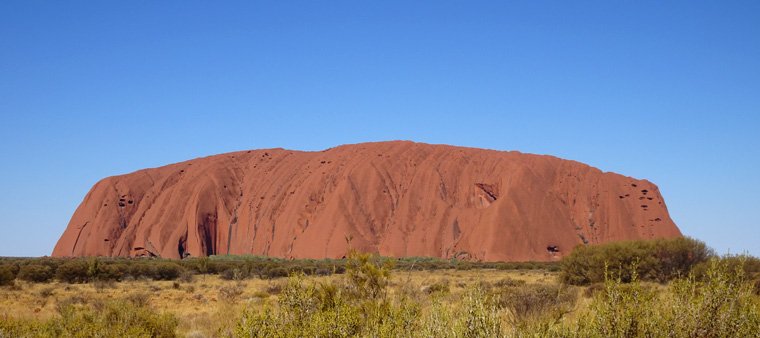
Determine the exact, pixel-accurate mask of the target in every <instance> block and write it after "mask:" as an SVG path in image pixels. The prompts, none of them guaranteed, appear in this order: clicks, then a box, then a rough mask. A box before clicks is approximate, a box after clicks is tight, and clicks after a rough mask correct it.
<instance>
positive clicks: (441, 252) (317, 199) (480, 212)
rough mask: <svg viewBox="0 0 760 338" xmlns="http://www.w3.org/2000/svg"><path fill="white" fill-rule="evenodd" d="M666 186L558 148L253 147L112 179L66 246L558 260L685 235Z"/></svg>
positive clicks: (129, 253)
mask: <svg viewBox="0 0 760 338" xmlns="http://www.w3.org/2000/svg"><path fill="white" fill-rule="evenodd" d="M679 236H681V232H680V231H679V229H678V227H677V226H676V225H675V223H674V222H673V221H672V220H671V218H670V216H669V215H668V210H667V207H666V206H665V201H664V200H663V198H662V196H661V194H660V191H659V189H658V188H657V186H656V185H654V184H653V183H651V182H649V181H646V180H639V179H634V178H631V177H626V176H623V175H619V174H615V173H610V172H602V171H601V170H599V169H596V168H593V167H591V166H588V165H586V164H583V163H579V162H575V161H571V160H565V159H560V158H557V157H553V156H548V155H533V154H525V153H520V152H517V151H496V150H486V149H476V148H464V147H455V146H448V145H431V144H424V143H415V142H410V141H390V142H377V143H362V144H352V145H343V146H339V147H335V148H331V149H327V150H323V151H316V152H303V151H294V150H285V149H262V150H249V151H239V152H233V153H227V154H220V155H214V156H209V157H203V158H197V159H193V160H189V161H185V162H181V163H175V164H170V165H166V166H163V167H159V168H150V169H144V170H139V171H136V172H133V173H129V174H126V175H120V176H113V177H108V178H105V179H103V180H101V181H99V182H98V183H97V184H95V186H93V187H92V189H91V190H90V191H89V193H88V194H87V195H86V197H85V198H84V201H83V202H82V203H81V204H80V205H79V207H78V208H77V209H76V211H75V212H74V215H73V216H72V217H71V221H70V222H69V224H68V227H67V228H66V230H65V231H64V233H63V235H62V236H61V238H60V239H59V240H58V243H57V244H56V246H55V249H54V250H53V256H57V257H81V256H121V257H141V256H152V257H153V256H155V257H163V258H172V259H178V258H184V257H188V256H196V257H197V256H204V255H220V254H233V255H244V254H252V255H265V256H272V257H282V258H289V259H300V258H314V259H319V258H341V257H343V256H345V255H346V253H347V251H348V245H349V244H348V243H347V240H346V239H347V238H350V239H351V241H350V245H351V246H352V247H353V248H356V249H358V250H359V251H363V252H374V253H379V254H380V255H384V256H393V257H409V256H431V257H440V258H445V259H449V258H452V257H456V258H458V259H469V260H484V261H527V260H535V261H550V260H556V259H559V258H561V257H562V256H563V255H566V254H567V253H569V252H570V250H572V248H573V247H574V246H576V245H579V244H598V243H605V242H610V241H618V240H631V239H639V238H641V239H651V238H657V237H668V238H670V237H679Z"/></svg>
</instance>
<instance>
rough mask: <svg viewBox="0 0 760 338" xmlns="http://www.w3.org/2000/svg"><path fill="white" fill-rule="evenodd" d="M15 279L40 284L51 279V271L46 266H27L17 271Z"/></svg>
mask: <svg viewBox="0 0 760 338" xmlns="http://www.w3.org/2000/svg"><path fill="white" fill-rule="evenodd" d="M16 277H17V278H18V279H21V280H25V281H29V282H36V283H42V282H47V281H49V280H50V279H51V278H53V271H52V269H50V267H49V266H46V265H40V264H27V265H24V266H22V267H21V268H20V269H19V271H18V276H16Z"/></svg>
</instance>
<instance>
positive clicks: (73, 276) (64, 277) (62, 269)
mask: <svg viewBox="0 0 760 338" xmlns="http://www.w3.org/2000/svg"><path fill="white" fill-rule="evenodd" d="M87 269H88V266H87V263H86V262H84V261H81V260H71V261H68V262H66V263H63V264H61V265H60V266H59V267H58V269H56V270H55V278H56V279H58V280H59V281H61V282H66V283H71V284H74V283H84V282H86V281H87V278H88V275H87Z"/></svg>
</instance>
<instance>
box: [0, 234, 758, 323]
mask: <svg viewBox="0 0 760 338" xmlns="http://www.w3.org/2000/svg"><path fill="white" fill-rule="evenodd" d="M652 257H654V259H652ZM113 261H119V260H113ZM230 261H241V259H240V258H238V257H235V258H231V259H230V257H213V258H209V259H204V258H199V259H196V260H195V267H193V268H188V270H190V269H194V270H193V271H197V272H198V273H210V272H211V269H212V268H211V267H212V266H214V265H215V263H220V262H230ZM242 261H243V262H244V263H247V262H250V261H254V259H253V258H251V259H248V258H243V259H242ZM9 262H12V263H10V264H9ZM21 262H22V263H23V260H21ZM71 262H82V263H85V264H86V265H87V277H85V278H83V279H81V281H83V282H86V281H95V280H98V278H100V276H101V271H109V270H110V268H107V267H108V266H110V265H111V264H109V263H111V262H112V260H111V259H102V258H101V259H92V258H91V259H88V260H71ZM138 262H140V263H139V264H142V263H144V262H142V261H138ZM147 262H150V263H147V264H159V263H173V264H177V265H178V266H180V267H181V268H182V265H180V264H181V262H167V261H162V260H154V261H147ZM188 262H189V261H188ZM282 262H286V261H280V260H272V261H271V262H270V263H282ZM314 262H319V261H314ZM314 262H311V263H314ZM340 262H342V264H341V266H342V267H343V269H344V270H343V273H344V277H345V278H342V279H340V280H333V281H332V282H330V283H317V282H315V281H314V280H312V279H309V278H308V277H306V276H305V275H304V272H302V271H299V270H291V271H292V272H290V276H289V277H288V281H287V283H286V284H285V286H284V287H283V289H282V291H281V292H280V294H279V295H278V296H277V297H276V299H274V300H273V299H272V298H274V297H272V298H266V299H264V300H263V301H262V302H263V303H262V304H253V303H250V304H248V305H247V306H246V309H245V310H244V312H243V315H242V317H241V318H239V320H237V323H236V325H235V327H234V329H232V330H221V329H220V332H219V336H225V337H305V336H312V337H500V336H503V337H759V336H760V301H759V300H758V287H757V285H758V282H757V281H758V279H759V277H760V276H758V272H760V260H758V259H757V258H755V257H751V256H748V255H725V256H722V257H719V256H716V255H715V254H714V252H713V251H712V250H711V249H709V248H707V247H706V246H705V245H704V243H702V242H699V241H696V240H693V239H688V238H685V239H672V240H655V241H632V242H620V243H609V244H605V245H599V246H581V247H577V248H576V249H575V250H574V251H573V252H572V253H571V254H570V255H568V256H567V257H565V258H564V259H563V260H562V261H561V265H560V266H561V272H560V275H559V278H558V279H559V282H560V283H556V284H551V285H542V284H528V285H526V284H525V283H524V282H521V281H516V280H507V279H505V280H502V281H500V282H498V283H491V284H489V283H476V284H473V285H471V286H468V289H467V291H466V292H464V293H463V294H462V296H461V299H459V301H458V302H456V303H451V304H446V303H444V302H442V301H440V299H443V297H444V296H445V295H446V294H447V293H448V292H449V287H448V285H444V284H441V285H437V284H434V285H430V287H429V288H427V289H426V292H427V293H429V294H430V296H431V298H432V304H431V305H430V306H427V307H424V308H423V306H422V304H420V303H419V302H417V301H415V300H414V298H413V297H411V296H410V295H411V294H412V293H413V292H414V290H405V288H404V287H403V286H404V285H403V282H401V284H402V285H401V287H400V288H399V290H401V291H400V292H389V284H390V281H391V277H392V275H393V274H394V272H398V271H399V269H400V267H399V266H400V265H401V264H399V261H398V260H394V259H389V258H383V257H379V256H375V255H371V254H361V253H357V252H354V251H352V252H351V253H350V254H349V257H348V258H347V259H346V260H341V261H340ZM402 262H403V260H402ZM17 263H19V260H17V259H6V260H4V262H3V265H2V266H3V267H2V268H0V276H3V275H6V276H8V275H15V276H16V277H18V275H19V274H21V269H22V268H23V266H20V267H19V266H18V265H17V268H15V269H14V268H13V267H12V265H14V264H17ZM64 264H66V263H63V264H60V266H58V267H57V268H60V267H61V266H63V265H64ZM457 264H458V263H457ZM471 264H472V266H475V268H485V267H482V266H481V267H478V266H477V264H479V263H471ZM40 265H43V266H44V264H40ZM336 265H338V264H337V263H336ZM412 265H417V264H416V262H415V263H412V264H409V265H408V266H407V268H412ZM156 266H161V265H160V264H159V265H156ZM244 267H245V265H243V268H244ZM450 268H451V267H450ZM454 268H456V267H454ZM48 269H50V270H53V269H52V268H48ZM234 269H235V268H233V272H234V271H235V270H234ZM237 269H241V268H240V267H237ZM27 270H28V269H27ZM32 270H34V271H36V270H39V268H34V269H32ZM42 270H46V269H44V268H42ZM228 270H229V269H226V270H223V271H222V273H224V271H228ZM30 271H31V270H30ZM216 271H218V270H216ZM238 271H241V272H238V273H237V274H238V276H237V277H235V276H233V278H244V277H242V271H244V270H242V269H241V270H238ZM184 272H187V271H184ZM26 274H29V275H33V273H31V272H26ZM234 274H235V273H233V275H234ZM21 275H22V276H21V277H19V278H26V277H25V275H24V274H21ZM55 276H58V269H56V270H55ZM143 276H144V275H143ZM220 276H221V275H220ZM50 278H52V277H50ZM58 278H60V277H58ZM177 278H179V277H177ZM28 280H34V278H30V279H28ZM78 281H79V280H78ZM648 281H653V282H656V283H661V284H654V283H651V282H648ZM574 285H590V286H586V287H584V288H585V290H586V291H587V292H591V293H592V294H593V295H592V301H591V303H590V305H588V306H587V308H584V309H582V311H581V313H579V314H578V315H576V316H575V318H574V319H569V318H568V313H569V311H571V309H574V308H576V303H577V299H578V293H579V290H580V288H579V287H577V286H574ZM657 285H661V286H662V287H656V286H657ZM56 309H57V310H58V313H59V316H57V317H55V318H52V319H49V320H44V321H36V320H27V319H14V318H0V338H2V337H95V336H99V337H116V336H130V337H174V336H176V326H177V319H176V317H174V316H172V315H171V314H167V313H163V314H159V313H157V312H156V311H154V310H152V309H151V308H150V307H149V306H147V305H146V304H144V302H140V301H139V300H137V299H126V300H114V301H110V302H106V303H99V304H97V305H93V306H90V307H82V306H79V307H76V306H74V304H67V303H65V302H64V303H62V304H58V305H57V308H56ZM576 311H577V310H576Z"/></svg>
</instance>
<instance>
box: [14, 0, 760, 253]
mask: <svg viewBox="0 0 760 338" xmlns="http://www.w3.org/2000/svg"><path fill="white" fill-rule="evenodd" d="M758 18H760V2H758V1H710V2H704V1H668V2H666V3H664V2H661V1H652V2H648V1H625V2H623V1H520V2H509V1H494V2H471V1H455V2H448V1H398V2H396V1H378V2H374V3H370V2H367V1H304V2H287V1H266V2H251V1H244V2H232V1H225V2H221V3H220V2H213V1H203V2H196V1H77V0H75V1H63V2H62V1H12V0H11V1H2V2H0V144H1V145H2V147H0V159H1V160H0V215H1V216H0V256H41V255H46V254H50V252H51V251H52V249H53V246H54V245H55V243H56V241H57V239H58V237H59V236H60V235H61V233H63V230H64V229H65V227H66V225H67V224H68V221H69V218H70V217H71V215H72V213H73V212H74V210H75V209H76V207H77V206H78V205H79V203H80V202H81V201H82V199H83V198H84V196H85V194H86V193H87V191H88V190H89V189H90V187H91V186H92V185H93V184H95V183H96V182H97V181H98V180H100V179H102V178H104V177H107V176H112V175H119V174H124V173H128V172H132V171H135V170H139V169H142V168H147V167H156V166H161V165H165V164H169V163H173V162H178V161H183V160H187V159H191V158H195V157H201V156H206V155H212V154H218V153H224V152H230V151H237V150H245V149H259V148H274V147H282V148H287V149H296V150H321V149H325V148H329V147H333V146H337V145H341V144H346V143H359V142H366V141H383V140H396V139H404V140H413V141H417V142H426V143H443V144H451V145H458V146H468V147H479V148H491V149H497V150H519V151H522V152H529V153H537V154H550V155H555V156H558V157H561V158H567V159H572V160H576V161H580V162H584V163H587V164H589V165H592V166H594V167H597V168H600V169H602V170H604V171H613V172H617V173H620V174H623V175H626V176H632V177H635V178H639V179H648V180H650V181H652V182H654V183H655V184H657V185H658V186H659V187H660V190H661V192H662V194H663V196H664V197H665V201H666V202H667V204H668V207H669V210H670V213H671V216H672V218H673V219H674V220H675V222H676V224H677V225H678V226H679V227H680V228H681V230H682V232H683V233H684V234H686V235H688V236H692V237H696V238H698V239H701V240H703V241H705V242H707V243H708V244H709V245H710V246H712V247H714V248H715V249H717V250H718V252H720V253H726V252H727V251H728V250H729V248H730V250H731V252H732V253H736V252H742V251H743V250H750V253H751V254H753V255H756V256H758V255H760V244H758V241H760V231H759V230H758V225H759V224H758V216H757V210H758V206H760V178H759V176H760V19H758Z"/></svg>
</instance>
